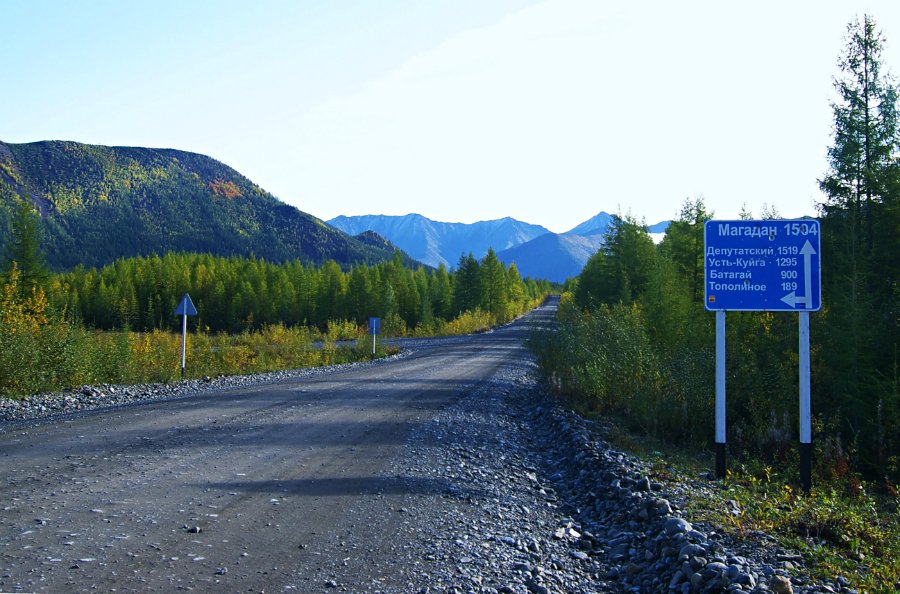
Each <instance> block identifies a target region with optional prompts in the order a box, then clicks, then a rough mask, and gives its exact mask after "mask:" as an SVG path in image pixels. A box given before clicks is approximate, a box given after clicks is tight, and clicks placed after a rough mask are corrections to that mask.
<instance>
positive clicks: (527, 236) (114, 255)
mask: <svg viewBox="0 0 900 594" xmlns="http://www.w3.org/2000/svg"><path fill="white" fill-rule="evenodd" d="M20 197H24V198H26V199H28V200H30V201H31V203H32V204H33V205H34V206H35V207H36V208H37V209H38V211H39V212H40V214H41V218H42V219H43V235H44V238H43V246H44V249H45V252H46V255H47V261H48V264H49V265H50V266H51V268H54V269H56V270H64V269H68V268H72V267H74V266H78V265H84V266H88V267H91V266H102V265H104V264H108V263H110V262H112V261H114V260H116V259H118V258H123V257H131V256H146V255H150V254H163V253H166V252H169V251H176V252H201V253H210V254H213V255H218V256H231V255H236V256H256V257H259V258H263V259H266V260H268V261H271V262H283V261H287V260H294V259H297V260H301V261H303V262H307V263H311V264H322V263H323V262H325V261H327V260H334V261H336V262H338V263H339V264H340V265H342V266H344V267H349V266H352V265H354V264H359V263H364V262H365V263H374V262H379V261H383V260H386V259H389V258H391V257H393V255H394V253H395V252H396V250H397V249H400V250H403V251H404V252H405V253H404V254H403V260H404V262H405V263H406V264H407V265H415V264H416V263H417V262H421V263H424V264H426V265H430V266H434V267H436V266H439V265H441V264H443V265H445V266H447V267H448V268H455V267H456V264H457V263H458V262H459V258H460V256H463V255H466V254H469V253H472V254H473V255H474V256H476V257H477V258H481V257H483V256H484V254H485V253H486V252H487V250H488V248H493V249H494V251H495V252H496V254H497V257H498V258H499V259H500V260H501V261H502V262H504V263H507V264H509V263H512V262H515V263H516V265H517V266H518V268H519V272H520V274H522V275H523V276H531V277H533V278H544V279H547V280H553V281H563V280H565V279H566V278H568V277H572V276H576V275H577V274H579V273H580V272H581V269H582V268H583V267H584V264H585V262H587V259H588V258H589V257H590V256H591V255H592V254H593V253H595V252H596V251H597V250H598V249H599V248H600V246H602V243H603V237H604V233H605V232H606V229H607V227H608V225H609V223H610V221H611V220H612V215H610V214H608V213H605V212H600V213H599V214H597V216H595V217H593V218H591V219H589V220H587V221H585V222H583V223H581V224H580V225H578V226H576V227H575V228H573V229H571V230H570V231H568V232H566V233H562V234H556V233H552V232H550V231H549V230H548V229H546V228H545V227H542V226H540V225H533V224H529V223H524V222H522V221H518V220H516V219H513V218H510V217H506V218H503V219H498V220H493V221H481V222H478V223H471V224H465V223H443V222H438V221H433V220H431V219H428V218H426V217H424V216H422V215H418V214H410V215H406V216H387V215H367V216H341V217H337V218H335V219H332V220H331V221H329V223H330V224H326V223H324V222H323V221H321V220H320V219H318V218H316V217H314V216H312V215H310V214H307V213H305V212H302V211H300V210H298V209H297V208H295V207H293V206H291V205H288V204H285V203H284V202H281V201H280V200H278V199H277V198H276V197H274V196H273V195H272V194H270V193H269V192H266V191H265V190H264V189H262V188H260V187H259V186H257V185H256V184H254V183H253V182H252V181H250V180H249V179H247V178H246V177H244V176H243V175H241V174H240V173H239V172H237V171H236V170H234V169H232V168H231V167H228V166H227V165H225V164H223V163H220V162H219V161H216V160H215V159H213V158H211V157H208V156H205V155H200V154H196V153H190V152H185V151H179V150H174V149H152V148H140V147H108V146H98V145H88V144H81V143H77V142H65V141H42V142H32V143H24V144H12V143H8V144H7V143H3V142H0V246H2V245H3V244H4V243H5V238H6V236H7V234H8V232H9V229H10V221H11V220H12V217H13V213H14V212H15V205H16V203H17V201H18V199H19V198H20ZM667 224H668V222H667V221H664V222H662V223H658V224H657V225H654V226H653V227H651V228H650V231H651V232H662V231H664V229H665V226H666V225H667Z"/></svg>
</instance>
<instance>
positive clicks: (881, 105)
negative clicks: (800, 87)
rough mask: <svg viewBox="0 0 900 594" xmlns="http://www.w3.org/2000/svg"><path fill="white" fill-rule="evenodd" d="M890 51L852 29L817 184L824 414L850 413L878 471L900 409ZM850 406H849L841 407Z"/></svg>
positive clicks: (868, 27) (897, 141) (896, 142)
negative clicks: (886, 55)
mask: <svg viewBox="0 0 900 594" xmlns="http://www.w3.org/2000/svg"><path fill="white" fill-rule="evenodd" d="M884 43H885V40H884V38H883V36H882V34H881V33H880V32H879V31H877V29H876V26H875V22H874V20H873V19H872V17H870V16H868V15H866V16H864V17H863V19H862V21H859V20H856V21H854V22H852V23H850V25H849V26H848V28H847V37H846V45H845V48H844V51H843V53H842V55H841V58H840V61H839V68H840V74H839V76H838V77H836V78H835V83H834V86H835V90H836V91H837V95H838V99H837V100H836V101H835V102H834V103H833V105H832V108H833V111H834V141H833V144H832V146H831V147H830V148H829V150H828V164H829V168H828V172H827V174H826V175H825V177H824V178H823V179H822V180H821V181H820V186H821V188H822V191H823V192H824V193H825V195H826V201H825V203H824V204H822V205H821V209H822V214H823V218H824V221H823V224H822V232H823V236H822V250H823V255H822V260H823V262H825V263H826V264H825V265H824V266H823V272H822V273H823V298H824V299H825V300H826V304H827V308H826V311H825V326H824V343H825V348H824V349H823V359H824V363H825V365H824V366H823V371H824V372H825V374H826V378H825V380H824V381H823V383H824V384H825V385H826V386H827V390H826V391H825V393H826V394H828V395H829V396H830V397H831V398H833V399H834V400H833V401H832V402H830V403H828V405H827V406H829V407H835V408H836V409H837V410H842V411H843V412H842V413H840V414H842V415H843V416H844V418H843V419H841V420H843V422H844V423H845V426H846V427H847V429H848V430H849V431H854V432H857V434H858V435H864V436H866V437H868V438H873V437H874V441H875V442H876V443H874V444H871V445H872V446H874V447H871V448H866V449H868V452H869V456H871V457H870V460H873V458H878V459H879V460H878V464H879V465H881V464H883V463H884V460H882V459H880V458H883V454H882V453H880V452H885V451H889V450H892V449H895V446H896V442H895V443H894V445H893V446H892V445H891V444H890V443H888V441H889V438H888V437H886V435H887V432H886V431H885V427H886V426H887V427H889V426H890V424H891V423H892V422H893V421H896V419H897V414H898V409H900V403H898V402H897V388H896V380H895V381H894V384H893V385H892V386H891V385H890V382H889V381H888V382H885V379H884V378H886V377H888V378H889V377H891V375H893V376H894V377H896V369H897V365H898V363H897V354H896V353H897V350H898V339H900V321H898V318H900V315H898V309H900V291H898V289H897V285H898V276H897V275H898V265H897V253H900V243H898V228H900V211H898V202H900V194H898V190H900V183H898V181H900V177H898V156H900V135H898V132H900V130H898V115H897V109H898V106H897V97H898V87H897V84H896V83H895V82H894V81H893V79H891V78H890V77H889V76H887V75H886V74H884V72H883V65H882V61H881V54H882V50H883V47H884ZM889 370H893V372H891V371H889ZM848 399H850V400H851V403H852V405H851V406H845V407H841V406H840V404H841V402H844V403H845V405H846V403H847V400H848ZM879 436H880V437H879ZM873 450H874V451H873ZM872 454H874V456H872Z"/></svg>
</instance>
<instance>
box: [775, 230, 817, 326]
mask: <svg viewBox="0 0 900 594" xmlns="http://www.w3.org/2000/svg"><path fill="white" fill-rule="evenodd" d="M815 253H816V249H815V248H814V247H813V246H812V244H811V243H810V242H809V240H808V239H807V240H806V243H804V244H803V247H802V248H800V254H802V255H803V289H804V293H803V295H802V296H798V295H797V294H796V293H794V291H791V292H790V293H788V294H787V295H785V296H784V297H782V298H781V300H782V301H784V302H785V303H787V304H788V305H790V306H791V307H797V305H798V304H803V305H804V306H805V308H806V309H810V308H811V307H812V257H813V254H815Z"/></svg>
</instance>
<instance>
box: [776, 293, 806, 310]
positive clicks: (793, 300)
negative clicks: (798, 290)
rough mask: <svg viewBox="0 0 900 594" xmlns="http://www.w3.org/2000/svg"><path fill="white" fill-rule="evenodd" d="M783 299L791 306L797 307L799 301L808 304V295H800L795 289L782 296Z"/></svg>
mask: <svg viewBox="0 0 900 594" xmlns="http://www.w3.org/2000/svg"><path fill="white" fill-rule="evenodd" d="M781 300H782V301H784V302H785V303H787V304H788V305H790V306H791V307H797V304H798V303H802V304H803V305H806V297H803V296H799V297H798V296H797V295H796V294H795V293H794V292H793V291H791V292H790V293H788V294H787V295H785V296H784V297H782V298H781Z"/></svg>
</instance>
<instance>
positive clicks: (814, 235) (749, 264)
mask: <svg viewBox="0 0 900 594" xmlns="http://www.w3.org/2000/svg"><path fill="white" fill-rule="evenodd" d="M820 237H821V233H820V228H819V221H817V220H815V219H798V220H767V221H743V220H742V221H707V222H706V225H705V228H704V243H705V250H704V253H705V257H704V274H705V278H704V287H705V289H704V291H705V293H704V296H705V299H704V301H705V305H706V309H707V310H710V311H715V312H716V476H718V477H719V478H723V477H724V476H725V443H726V440H725V312H727V311H795V312H798V313H799V324H800V344H799V357H800V369H799V373H800V383H799V392H800V486H801V487H802V488H803V490H804V491H807V492H808V491H809V489H810V487H811V483H812V481H811V468H812V460H811V452H812V419H811V416H812V415H811V410H810V389H809V385H810V377H809V376H810V361H809V312H811V311H818V310H819V309H821V307H822V270H821V266H820V254H821V252H822V250H821V240H820Z"/></svg>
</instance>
